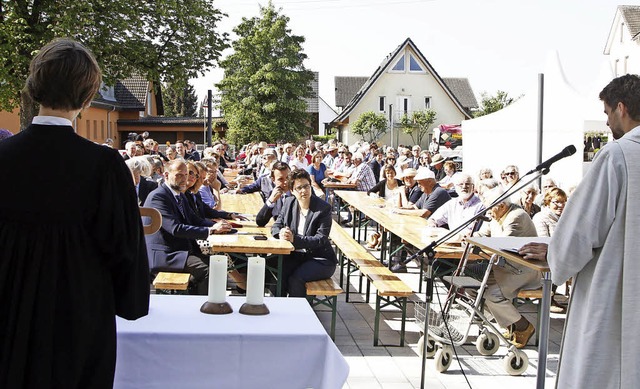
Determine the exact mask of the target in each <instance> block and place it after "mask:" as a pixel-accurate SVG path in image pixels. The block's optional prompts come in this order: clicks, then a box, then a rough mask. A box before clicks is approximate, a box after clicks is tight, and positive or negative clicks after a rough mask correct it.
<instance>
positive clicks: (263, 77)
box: [216, 2, 313, 143]
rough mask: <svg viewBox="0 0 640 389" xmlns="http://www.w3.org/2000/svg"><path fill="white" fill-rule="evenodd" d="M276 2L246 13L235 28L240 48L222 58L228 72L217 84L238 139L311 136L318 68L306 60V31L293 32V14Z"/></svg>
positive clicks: (234, 137)
mask: <svg viewBox="0 0 640 389" xmlns="http://www.w3.org/2000/svg"><path fill="white" fill-rule="evenodd" d="M280 12H281V10H276V9H275V8H274V6H273V4H272V3H271V2H269V5H268V6H266V7H260V16H258V17H253V18H250V19H248V18H243V19H242V22H241V23H240V24H239V25H238V26H237V27H236V28H235V29H234V30H233V31H234V32H235V33H236V35H237V36H238V39H237V40H236V41H234V42H233V43H232V46H233V50H234V53H233V54H231V55H229V56H228V57H227V58H226V59H224V60H223V61H221V62H220V67H221V68H223V69H224V73H225V74H224V78H223V79H222V81H220V83H219V84H217V85H216V87H217V88H218V90H219V91H220V93H221V95H222V99H221V107H222V110H223V112H224V117H225V119H226V120H227V123H228V125H229V132H228V135H227V136H228V137H229V138H231V140H233V141H235V142H236V143H246V142H248V141H251V140H265V141H268V142H274V141H295V140H298V139H300V138H301V137H306V136H308V134H309V132H310V127H309V125H308V121H309V119H310V116H309V115H308V114H307V113H306V112H305V111H306V107H307V105H306V102H305V101H304V98H305V97H311V93H312V90H311V82H312V80H313V73H312V72H311V71H309V70H307V69H306V68H305V66H304V64H303V61H304V60H305V58H307V55H306V54H304V53H303V50H302V44H303V43H304V37H302V36H297V35H292V33H291V30H290V29H289V28H288V27H287V24H288V23H289V18H288V17H287V16H284V15H282V14H281V13H280Z"/></svg>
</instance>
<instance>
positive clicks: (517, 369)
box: [503, 351, 529, 375]
mask: <svg viewBox="0 0 640 389" xmlns="http://www.w3.org/2000/svg"><path fill="white" fill-rule="evenodd" d="M503 361H504V362H503V363H504V370H505V371H506V372H507V373H508V374H509V375H520V374H522V373H524V372H525V370H527V367H529V357H527V354H525V353H523V352H522V351H509V353H507V356H506V357H504V360H503Z"/></svg>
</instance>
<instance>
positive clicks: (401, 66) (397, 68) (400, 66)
mask: <svg viewBox="0 0 640 389" xmlns="http://www.w3.org/2000/svg"><path fill="white" fill-rule="evenodd" d="M391 70H392V71H394V72H404V54H403V55H402V57H400V59H399V60H398V62H396V64H395V65H393V68H391Z"/></svg>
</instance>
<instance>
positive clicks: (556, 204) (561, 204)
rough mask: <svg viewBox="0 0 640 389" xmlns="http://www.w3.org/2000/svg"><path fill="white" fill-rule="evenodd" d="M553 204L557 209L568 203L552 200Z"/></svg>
mask: <svg viewBox="0 0 640 389" xmlns="http://www.w3.org/2000/svg"><path fill="white" fill-rule="evenodd" d="M551 203H552V204H553V205H555V206H556V207H564V205H565V204H566V203H567V202H566V201H559V200H551Z"/></svg>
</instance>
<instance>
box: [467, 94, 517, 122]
mask: <svg viewBox="0 0 640 389" xmlns="http://www.w3.org/2000/svg"><path fill="white" fill-rule="evenodd" d="M480 97H481V101H480V109H479V110H478V111H476V112H475V113H474V114H473V117H476V118H477V117H480V116H484V115H488V114H490V113H493V112H496V111H499V110H501V109H502V108H504V107H506V106H507V105H509V104H511V103H513V102H514V101H517V100H518V99H519V98H520V97H517V98H515V99H514V98H513V97H509V94H508V93H507V92H504V91H501V90H499V91H497V92H496V94H495V95H494V96H491V95H489V94H488V93H487V92H483V93H481V94H480Z"/></svg>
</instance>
